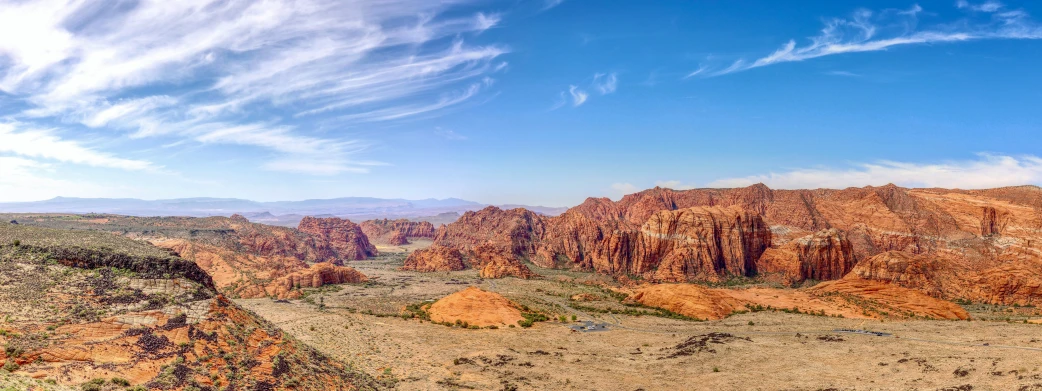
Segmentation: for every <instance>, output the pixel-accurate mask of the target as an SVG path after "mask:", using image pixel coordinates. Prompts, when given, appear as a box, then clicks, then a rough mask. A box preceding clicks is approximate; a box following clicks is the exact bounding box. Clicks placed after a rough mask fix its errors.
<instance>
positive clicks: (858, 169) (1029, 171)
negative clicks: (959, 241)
mask: <svg viewBox="0 0 1042 391" xmlns="http://www.w3.org/2000/svg"><path fill="white" fill-rule="evenodd" d="M755 183H764V184H766V185H767V186H769V187H772V188H778V189H816V188H833V189H842V188H847V187H862V186H869V185H871V186H879V185H885V184H887V183H894V184H897V185H901V186H906V187H945V188H961V189H983V188H994V187H1002V186H1015V185H1027V184H1042V158H1039V157H1037V156H1020V157H1013V156H1002V155H988V154H982V155H980V156H979V157H978V158H977V159H975V160H964V161H951V162H943V163H906V162H893V161H882V162H877V163H864V164H855V165H854V166H853V167H850V168H808V169H795V170H790V171H785V172H780V173H775V172H771V173H768V174H763V175H752V176H748V177H741V178H727V179H720V180H717V181H713V182H712V183H710V184H709V186H711V187H742V186H748V185H752V184H755Z"/></svg>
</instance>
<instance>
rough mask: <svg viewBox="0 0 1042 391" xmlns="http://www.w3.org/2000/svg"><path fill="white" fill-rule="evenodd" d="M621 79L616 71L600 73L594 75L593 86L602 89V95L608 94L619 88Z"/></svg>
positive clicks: (598, 89)
mask: <svg viewBox="0 0 1042 391" xmlns="http://www.w3.org/2000/svg"><path fill="white" fill-rule="evenodd" d="M618 84H619V79H618V78H617V77H616V75H615V72H612V73H608V74H605V73H598V74H595V75H593V87H594V88H596V89H597V91H600V93H601V95H608V94H610V93H613V92H615V89H616V88H618Z"/></svg>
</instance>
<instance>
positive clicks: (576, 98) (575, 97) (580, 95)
mask: <svg viewBox="0 0 1042 391" xmlns="http://www.w3.org/2000/svg"><path fill="white" fill-rule="evenodd" d="M568 94H569V95H571V96H572V106H574V107H579V106H582V104H583V103H586V99H587V98H589V97H590V94H588V93H587V92H586V91H583V90H581V89H579V87H576V86H568Z"/></svg>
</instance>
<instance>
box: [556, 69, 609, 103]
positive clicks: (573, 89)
mask: <svg viewBox="0 0 1042 391" xmlns="http://www.w3.org/2000/svg"><path fill="white" fill-rule="evenodd" d="M587 80H590V79H587ZM618 87H619V78H618V74H616V73H615V72H611V73H594V74H593V78H592V81H590V82H589V89H590V90H592V91H596V92H597V93H600V94H601V95H608V94H611V93H614V92H615V90H617V89H618ZM569 97H570V98H571V99H570V100H569ZM589 98H590V93H589V92H587V90H586V89H584V88H583V87H580V86H577V85H574V84H572V85H569V86H568V91H567V94H566V93H565V91H562V92H561V93H560V94H558V98H557V101H555V102H554V105H553V106H551V107H550V110H557V109H559V108H561V107H563V106H564V105H566V104H568V102H569V101H570V102H571V103H572V107H579V106H582V105H583V103H586V101H587V100H588V99H589Z"/></svg>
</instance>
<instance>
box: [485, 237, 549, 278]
mask: <svg viewBox="0 0 1042 391" xmlns="http://www.w3.org/2000/svg"><path fill="white" fill-rule="evenodd" d="M469 261H470V264H471V266H473V267H474V268H475V269H479V270H480V272H479V275H480V276H481V278H504V277H517V278H521V279H529V278H534V277H538V276H537V275H536V274H535V273H533V272H532V270H530V269H529V268H528V266H525V264H524V262H521V260H520V259H518V258H517V257H516V256H514V255H512V254H510V253H508V252H506V251H505V250H504V249H503V248H501V247H497V246H495V245H493V244H491V243H485V244H482V245H480V246H477V247H474V248H473V249H471V251H470V259H469Z"/></svg>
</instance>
